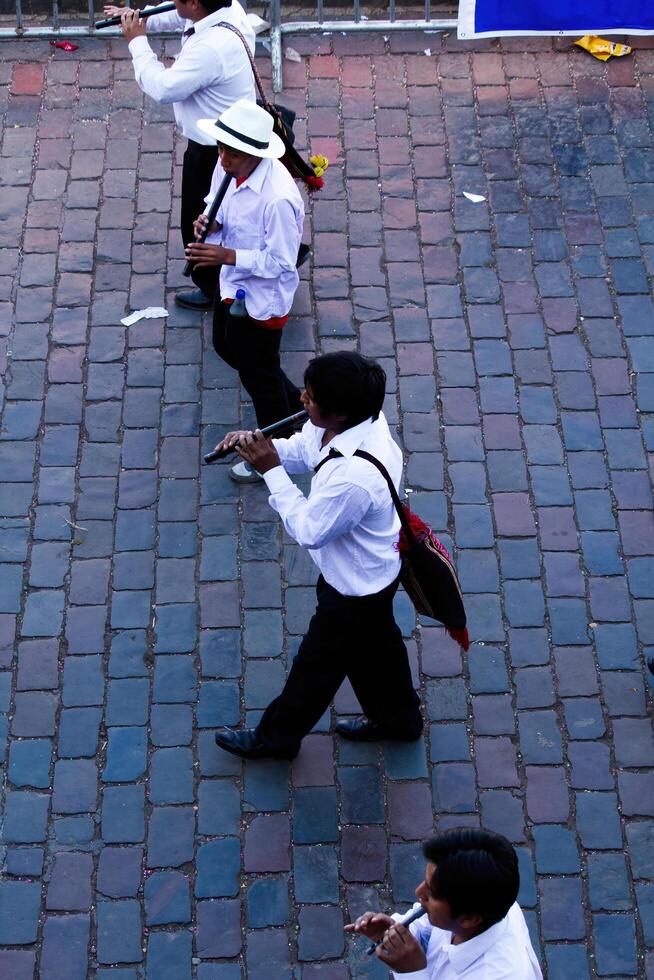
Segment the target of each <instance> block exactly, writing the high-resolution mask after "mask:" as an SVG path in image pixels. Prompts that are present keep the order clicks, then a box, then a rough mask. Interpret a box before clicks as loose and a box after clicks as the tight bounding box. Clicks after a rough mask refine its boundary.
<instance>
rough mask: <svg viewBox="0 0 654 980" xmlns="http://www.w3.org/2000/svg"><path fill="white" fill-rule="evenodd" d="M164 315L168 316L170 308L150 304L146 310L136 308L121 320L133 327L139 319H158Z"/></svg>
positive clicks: (126, 325)
mask: <svg viewBox="0 0 654 980" xmlns="http://www.w3.org/2000/svg"><path fill="white" fill-rule="evenodd" d="M162 316H168V310H164V308H163V306H148V307H147V309H145V310H134V312H133V313H130V314H129V316H124V317H123V318H122V320H121V321H120V322H121V323H122V324H123V326H125V327H131V326H132V324H133V323H138V321H139V320H158V319H159V318H160V317H162Z"/></svg>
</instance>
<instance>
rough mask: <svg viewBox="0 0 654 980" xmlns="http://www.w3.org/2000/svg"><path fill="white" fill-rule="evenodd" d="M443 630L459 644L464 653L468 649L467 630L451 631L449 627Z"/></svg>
mask: <svg viewBox="0 0 654 980" xmlns="http://www.w3.org/2000/svg"><path fill="white" fill-rule="evenodd" d="M445 630H446V632H447V633H449V635H450V636H451V637H452V639H453V640H455V641H456V643H458V644H459V646H460V647H461V649H462V650H463V652H464V653H466V652H467V651H468V650H469V649H470V638H469V636H468V630H467V629H462V630H452V629H450V627H449V626H446V627H445Z"/></svg>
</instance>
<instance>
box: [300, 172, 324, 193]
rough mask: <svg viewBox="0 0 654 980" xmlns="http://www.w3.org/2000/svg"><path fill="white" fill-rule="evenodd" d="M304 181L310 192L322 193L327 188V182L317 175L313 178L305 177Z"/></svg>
mask: <svg viewBox="0 0 654 980" xmlns="http://www.w3.org/2000/svg"><path fill="white" fill-rule="evenodd" d="M302 180H303V181H304V183H305V184H306V185H307V187H308V189H309V190H310V191H320V190H322V189H323V187H324V186H325V181H324V180H323V179H322V177H316V176H315V175H314V176H313V177H303V178H302Z"/></svg>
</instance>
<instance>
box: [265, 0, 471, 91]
mask: <svg viewBox="0 0 654 980" xmlns="http://www.w3.org/2000/svg"><path fill="white" fill-rule="evenodd" d="M424 4H425V7H424V17H423V18H421V19H412V20H402V19H400V20H398V19H397V17H396V0H388V17H387V18H385V19H373V18H369V19H367V18H365V17H364V15H363V14H362V13H361V0H353V8H352V17H344V18H343V19H342V20H341V19H340V18H339V19H338V20H325V16H324V0H316V14H317V16H316V20H301V21H293V20H290V21H287V22H286V23H282V13H281V0H271V3H270V22H271V23H270V58H271V62H272V85H273V91H274V92H281V90H282V84H283V68H282V58H283V51H282V39H283V35H284V34H328V33H338V32H340V31H342V32H348V33H349V32H360V31H381V32H383V33H384V34H387V33H389V32H391V31H415V30H418V31H451V30H456V28H457V20H456V18H450V19H435V20H433V19H432V16H431V0H424Z"/></svg>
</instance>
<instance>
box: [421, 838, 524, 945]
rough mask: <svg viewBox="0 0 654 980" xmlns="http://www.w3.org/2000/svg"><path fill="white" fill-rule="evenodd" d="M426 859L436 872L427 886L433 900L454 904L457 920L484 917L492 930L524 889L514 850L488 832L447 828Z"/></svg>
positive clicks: (430, 846) (429, 844) (427, 850)
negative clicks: (464, 916) (461, 917)
mask: <svg viewBox="0 0 654 980" xmlns="http://www.w3.org/2000/svg"><path fill="white" fill-rule="evenodd" d="M423 851H424V855H425V857H426V858H427V860H428V861H429V862H430V863H431V864H435V865H436V870H435V871H434V874H433V876H432V879H431V881H430V882H428V884H429V888H430V891H431V893H432V895H433V896H434V898H440V899H443V900H444V901H446V902H447V903H448V905H449V906H450V912H451V915H452V918H453V919H456V918H458V917H459V916H460V915H480V916H481V917H482V919H483V928H484V929H488V928H490V926H492V925H494V923H496V922H499V921H500V919H503V918H504V916H505V915H506V913H507V912H508V911H509V909H510V908H511V906H512V905H513V903H514V902H515V900H516V898H517V897H518V890H519V888H520V872H519V870H518V857H517V854H516V852H515V848H514V847H513V845H512V844H510V843H509V841H508V840H507V839H506V837H502V836H501V834H494V833H492V832H491V831H488V830H474V829H469V828H461V829H459V830H448V831H447V832H445V833H443V834H439V835H438V836H437V837H433V838H432V839H431V840H428V841H427V842H426V843H425V845H424V847H423Z"/></svg>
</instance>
